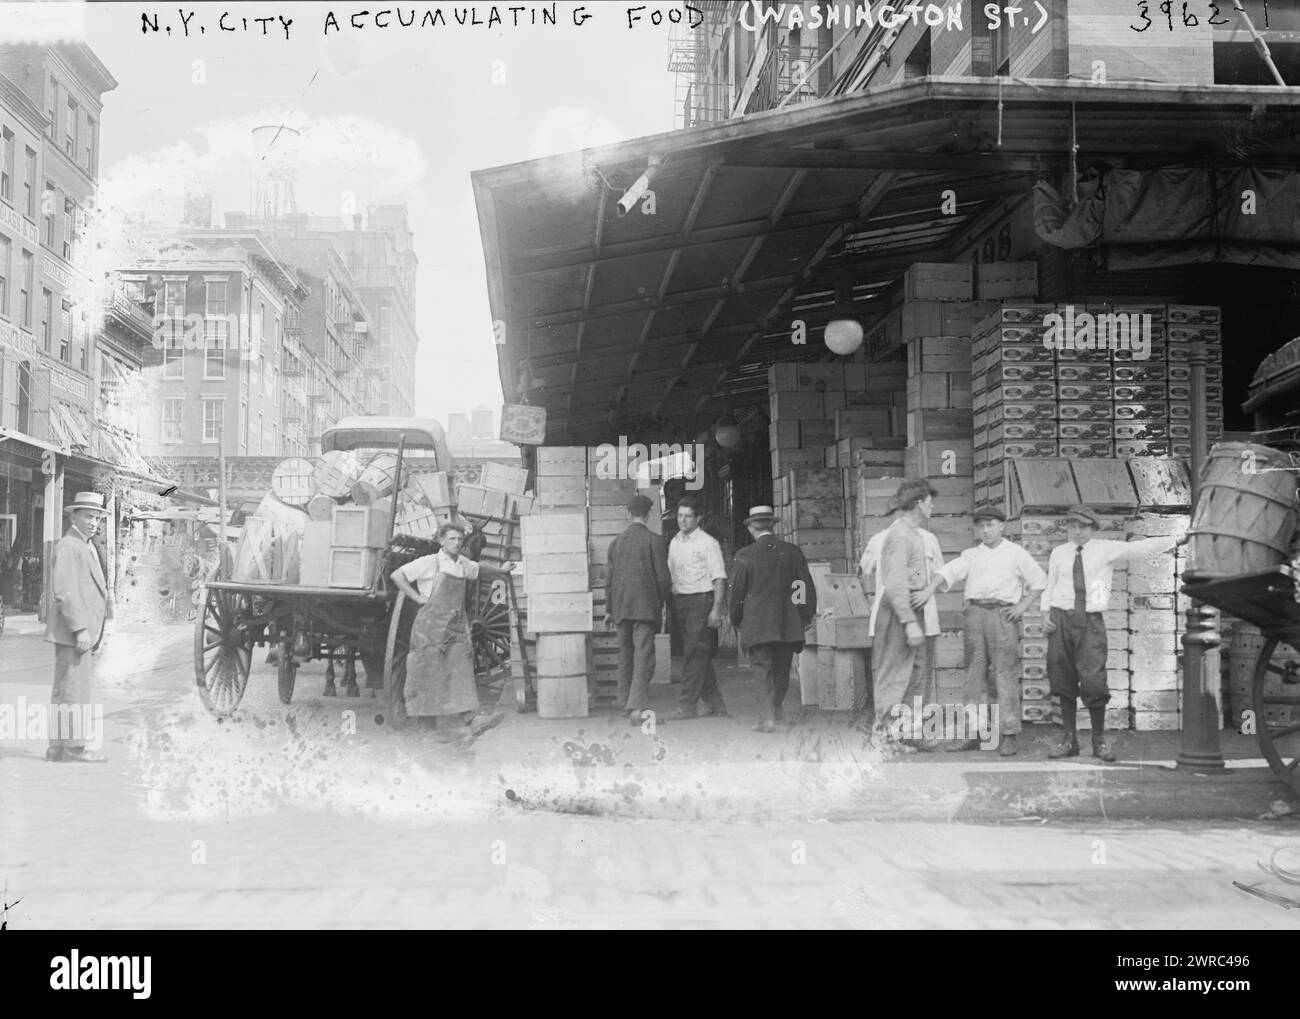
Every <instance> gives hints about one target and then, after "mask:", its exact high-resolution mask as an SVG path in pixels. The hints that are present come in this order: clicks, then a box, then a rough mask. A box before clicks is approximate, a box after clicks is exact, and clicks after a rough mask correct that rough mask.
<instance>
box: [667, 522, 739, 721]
mask: <svg viewBox="0 0 1300 1019" xmlns="http://www.w3.org/2000/svg"><path fill="white" fill-rule="evenodd" d="M677 528H678V530H677V534H676V535H675V536H674V537H673V540H672V541H671V542H669V544H668V572H669V574H670V575H671V576H672V583H673V620H674V625H675V627H676V628H677V633H678V634H679V635H680V637H681V641H682V700H681V707H680V709H679V710H678V712H677V714H676V715H675V716H674V717H675V718H681V719H687V718H696V717H698V706H697V705H698V703H699V701H701V700H703V701H704V706H705V714H706V715H720V716H722V717H724V718H725V717H726V715H727V706H726V704H724V703H723V701H722V693H721V692H720V691H719V690H718V676H717V673H716V672H715V671H714V669H713V656H714V655H715V654H717V651H718V627H720V626H721V625H722V611H723V606H724V603H725V600H726V597H727V568H726V565H725V564H724V563H723V560H722V546H721V545H719V544H718V541H717V539H716V538H714V537H713V536H712V535H711V534H709V533H707V532H706V531H705V530H704V528H703V527H701V526H700V507H699V503H697V502H696V501H695V500H694V499H693V498H691V497H689V496H687V497H686V498H683V499H682V500H681V501H680V502H679V503H678V504H677Z"/></svg>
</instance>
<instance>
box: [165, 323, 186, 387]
mask: <svg viewBox="0 0 1300 1019" xmlns="http://www.w3.org/2000/svg"><path fill="white" fill-rule="evenodd" d="M163 378H165V379H183V378H185V333H184V332H183V330H182V329H177V328H173V329H172V331H171V332H169V333H167V334H166V336H165V338H164V343H163Z"/></svg>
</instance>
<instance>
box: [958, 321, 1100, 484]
mask: <svg viewBox="0 0 1300 1019" xmlns="http://www.w3.org/2000/svg"><path fill="white" fill-rule="evenodd" d="M1054 310H1055V306H1054V305H1043V304H1033V303H1028V302H1023V301H1021V302H1008V303H1006V304H1003V305H1002V306H1001V307H999V308H998V309H997V310H996V311H995V312H993V313H992V314H991V315H989V316H987V317H986V318H984V319H982V320H981V321H980V322H979V323H978V324H977V325H976V327H975V335H974V337H973V338H972V341H971V342H972V408H973V418H972V425H973V428H974V436H975V441H974V446H975V451H974V477H975V492H974V497H975V504H976V505H978V506H987V505H994V506H1001V507H1005V506H1006V503H1007V497H1006V492H1005V490H1004V487H1003V474H1004V470H1005V462H1006V461H1007V460H1008V459H1035V458H1040V459H1041V458H1044V457H1055V456H1058V455H1059V453H1060V450H1059V445H1058V442H1059V431H1058V422H1057V410H1056V404H1057V399H1058V395H1059V390H1058V383H1057V379H1056V359H1055V356H1054V353H1053V351H1052V350H1050V349H1049V348H1048V347H1047V346H1046V345H1045V344H1044V342H1043V337H1044V333H1045V328H1046V327H1045V326H1044V325H1043V318H1044V316H1046V315H1047V314H1050V313H1051V312H1053V311H1054ZM1099 392H1101V393H1102V395H1105V396H1108V395H1109V394H1108V393H1105V392H1104V391H1103V390H1099Z"/></svg>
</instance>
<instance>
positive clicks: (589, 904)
mask: <svg viewBox="0 0 1300 1019" xmlns="http://www.w3.org/2000/svg"><path fill="white" fill-rule="evenodd" d="M188 636H189V631H188V628H186V627H173V628H171V629H169V630H163V631H154V633H153V634H149V633H143V632H142V633H139V634H132V633H130V632H129V631H128V632H117V633H115V634H114V638H113V640H112V641H111V642H110V644H109V646H108V647H107V648H106V650H105V653H104V656H103V660H102V661H101V663H100V665H99V671H98V675H97V685H96V689H97V692H98V693H99V694H101V695H102V696H103V697H104V704H105V715H106V728H107V733H106V738H105V741H104V746H103V752H104V753H105V754H106V755H107V756H108V757H109V758H110V762H109V763H108V764H107V765H103V766H99V767H78V766H61V767H56V766H53V765H50V764H48V763H46V762H45V760H44V758H43V746H42V745H39V744H35V743H32V742H27V743H16V742H12V741H10V742H6V743H3V744H0V790H2V792H0V795H3V797H4V801H5V802H4V817H5V823H4V828H3V833H2V834H0V858H2V859H3V861H4V898H5V901H6V902H8V903H14V902H15V900H21V901H20V902H18V904H17V905H16V906H14V907H13V908H11V909H10V910H9V913H8V923H9V924H10V925H11V927H13V928H14V929H22V928H32V927H72V928H85V927H155V926H158V927H192V926H197V927H224V926H236V927H260V926H271V927H298V926H309V927H314V926H322V927H357V926H369V925H384V926H400V927H407V926H412V927H413V926H455V927H469V926H475V927H535V928H549V927H587V926H601V927H604V926H615V927H620V926H622V927H639V926H648V927H724V926H725V927H732V926H735V927H825V926H829V927H849V928H852V927H862V928H896V927H918V926H919V927H935V928H947V927H951V928H966V927H974V928H1131V927H1139V928H1140V927H1178V928H1214V927H1225V928H1257V927H1262V928H1270V929H1272V928H1281V929H1290V928H1294V927H1295V925H1296V916H1297V914H1296V913H1295V912H1293V911H1287V910H1284V909H1281V908H1279V907H1278V906H1275V905H1271V904H1269V903H1267V902H1264V901H1263V900H1260V899H1257V898H1255V897H1253V896H1250V895H1247V894H1244V893H1242V892H1241V891H1239V890H1237V889H1236V888H1234V887H1233V886H1232V881H1233V880H1238V881H1242V882H1243V883H1248V884H1260V885H1261V887H1264V888H1266V889H1268V890H1270V891H1273V892H1275V893H1278V894H1283V895H1287V894H1288V892H1289V891H1291V889H1288V888H1287V886H1285V885H1283V884H1281V883H1280V882H1278V881H1277V880H1276V879H1275V878H1272V877H1270V876H1269V875H1267V874H1264V873H1262V872H1261V871H1260V869H1259V866H1258V864H1259V863H1260V862H1261V861H1263V862H1267V861H1268V859H1269V857H1270V854H1272V853H1273V852H1274V851H1275V850H1279V849H1280V850H1281V855H1280V856H1278V857H1277V862H1278V863H1279V864H1280V865H1282V866H1286V867H1288V868H1292V869H1294V868H1296V867H1297V866H1298V865H1300V854H1298V853H1296V852H1295V851H1294V847H1295V846H1296V845H1297V834H1298V831H1297V823H1296V820H1295V815H1294V814H1288V815H1285V816H1282V817H1280V818H1279V819H1278V820H1275V821H1258V820H1254V815H1253V814H1252V815H1250V816H1246V813H1245V812H1243V813H1242V816H1241V818H1240V819H1233V818H1232V817H1231V816H1220V817H1217V818H1209V819H1203V820H1195V819H1191V818H1192V817H1194V815H1195V811H1196V804H1194V803H1185V804H1182V807H1183V808H1184V809H1182V810H1176V811H1173V812H1171V815H1170V816H1168V817H1162V818H1160V819H1158V820H1154V821H1138V820H1130V819H1124V818H1123V817H1122V816H1120V817H1116V816H1115V815H1114V814H1113V813H1112V814H1108V815H1107V816H1106V817H1102V816H1099V815H1097V814H1096V812H1095V811H1092V810H1091V809H1090V808H1089V809H1087V810H1081V811H1080V813H1081V815H1082V816H1081V817H1079V818H1075V819H1071V818H1070V816H1069V810H1068V809H1063V808H1062V804H1065V805H1066V807H1067V808H1068V803H1069V802H1070V800H1069V797H1070V796H1071V795H1075V794H1078V795H1080V796H1083V797H1084V798H1083V799H1081V800H1080V801H1079V802H1080V803H1085V802H1086V803H1091V800H1090V799H1088V798H1087V797H1088V796H1089V795H1090V793H1089V790H1090V789H1092V788H1093V787H1095V786H1096V783H1097V780H1096V779H1095V777H1094V776H1095V775H1096V773H1097V771H1098V769H1091V768H1088V767H1087V766H1080V767H1079V768H1076V769H1075V770H1073V771H1066V770H1062V771H1061V772H1059V773H1057V774H1056V777H1054V778H1052V781H1051V782H1050V783H1049V784H1047V785H1037V786H1032V787H1031V786H1025V787H1024V788H1025V789H1029V788H1035V789H1039V790H1040V792H1041V790H1043V789H1047V790H1050V792H1051V803H1050V804H1049V803H1048V802H1047V801H1046V800H1044V799H1042V798H1041V797H1040V799H1038V800H1034V799H1033V798H1032V797H1029V796H1027V795H1024V796H1019V798H1016V797H1012V798H1010V799H1004V800H1003V801H1002V802H1001V803H1000V804H999V803H998V802H997V801H995V800H993V799H988V800H984V799H980V798H979V797H977V796H976V795H975V793H976V792H977V791H978V787H979V786H980V783H981V782H988V783H992V782H993V779H988V778H983V779H982V778H981V777H980V776H987V775H988V774H990V773H992V774H994V776H995V778H997V780H998V782H999V783H1001V784H1000V786H999V788H1002V787H1007V783H1009V782H1011V780H1012V778H1013V777H1014V776H1017V775H1018V776H1020V777H1022V778H1024V779H1026V780H1028V779H1030V778H1033V780H1034V781H1035V782H1041V776H1042V775H1043V774H1044V772H1043V770H1042V769H1043V763H1042V762H1037V761H1032V760H1029V761H1023V762H1020V761H1018V762H1014V763H1009V762H997V763H995V764H989V763H987V762H988V760H989V755H979V754H970V755H966V754H961V755H947V754H941V755H936V756H937V757H938V758H940V760H935V761H930V762H925V763H918V762H916V759H915V758H909V759H901V760H891V759H887V758H882V757H881V756H880V755H879V754H878V753H877V752H875V751H873V750H871V748H870V747H869V746H867V745H866V744H865V742H864V741H862V740H860V739H859V738H858V735H859V734H856V733H855V731H854V730H853V729H852V728H851V727H849V726H846V725H841V726H839V727H833V726H830V725H827V724H825V723H818V722H816V721H815V720H808V721H805V722H803V723H797V724H796V725H794V726H791V727H790V730H789V731H788V732H787V734H786V735H785V737H784V738H782V737H780V736H778V737H769V738H767V739H768V740H769V742H767V743H764V737H761V736H757V735H755V734H751V733H750V732H749V727H748V724H747V723H746V722H744V721H743V720H742V719H739V718H738V719H734V720H731V721H730V722H726V721H725V720H724V721H701V722H699V723H689V724H683V725H680V726H676V727H674V726H671V725H669V726H665V727H663V728H662V729H661V730H659V731H658V732H657V733H656V734H654V735H649V736H648V735H646V734H644V733H642V732H640V731H638V730H636V729H631V728H630V727H628V726H626V725H625V724H622V725H618V724H616V723H617V722H618V719H617V718H616V717H615V716H612V715H608V714H605V715H596V716H593V717H592V718H589V719H581V720H571V721H565V722H561V721H555V722H549V723H548V722H545V720H539V719H537V718H536V717H535V716H519V715H515V714H514V713H513V712H512V713H510V714H508V716H507V719H506V722H505V724H504V725H502V726H501V727H500V728H499V729H497V730H493V732H491V733H489V734H487V735H486V736H484V737H483V738H482V739H480V740H479V741H478V743H476V744H474V745H473V746H472V747H470V748H457V747H452V746H447V745H442V744H438V743H436V742H435V741H434V740H433V739H431V737H430V734H429V733H427V732H425V731H422V730H420V729H418V728H408V729H405V730H403V731H401V732H396V733H395V732H392V731H391V730H390V729H386V728H385V727H384V726H382V725H377V724H375V715H376V714H377V712H376V709H375V707H374V704H375V702H371V701H368V700H367V699H364V698H363V699H361V700H348V699H346V698H340V699H338V700H323V699H321V698H320V697H319V696H318V695H319V688H318V684H319V683H320V676H319V675H318V673H319V668H318V667H314V666H309V667H307V668H304V669H303V671H302V672H301V673H300V675H299V687H298V693H297V696H296V697H295V702H294V704H293V705H291V706H290V707H289V708H287V709H286V708H284V707H283V706H281V705H280V704H279V703H278V701H276V699H275V693H274V686H275V684H274V675H273V670H271V669H269V668H267V667H266V666H265V665H264V664H262V663H261V662H260V658H262V657H264V656H263V655H259V656H258V658H259V662H258V664H257V665H256V666H255V668H254V674H253V676H252V677H251V679H250V685H249V690H248V693H247V694H246V697H245V701H244V704H243V706H242V707H241V710H240V712H239V713H237V715H236V716H235V717H234V718H232V719H231V720H228V721H225V722H221V723H218V722H217V721H216V720H215V719H212V718H211V717H210V716H208V715H207V713H206V712H204V711H203V709H202V706H201V705H200V704H199V702H198V698H197V696H196V695H195V694H194V692H193V687H192V680H191V665H190V662H189V656H188V648H189V644H188V640H187V638H188ZM5 642H6V644H5V652H6V658H5V663H4V675H3V677H2V678H0V696H2V697H3V700H4V701H5V702H7V703H9V702H12V701H13V700H14V698H16V697H17V696H18V695H20V694H21V695H24V696H26V697H27V698H28V701H29V702H39V701H42V700H44V699H45V698H46V697H47V696H48V686H47V685H46V684H47V682H48V680H47V679H46V676H47V669H48V665H49V662H48V658H49V648H48V646H47V645H44V644H42V643H41V642H40V641H39V639H38V638H36V637H34V636H24V635H21V634H8V635H6V637H5ZM724 686H725V687H726V688H727V689H728V691H729V699H730V700H731V701H732V702H733V703H741V704H743V691H742V690H741V689H740V687H739V686H738V685H736V684H735V683H731V684H730V685H729V684H727V683H724ZM665 689H667V688H665ZM733 710H734V709H733ZM349 711H352V712H355V716H356V717H355V732H353V731H352V729H353V724H352V719H351V718H350V717H349V716H348V715H346V714H345V713H346V712H349ZM814 718H815V716H814ZM709 726H715V728H712V729H710V728H709ZM721 726H727V728H721ZM751 737H752V738H751ZM773 739H775V741H776V742H775V743H773V742H770V740H773ZM873 755H874V756H873ZM1242 763H1247V762H1242ZM999 768H1000V769H1001V771H998V770H997V769H999ZM1207 781H1209V780H1207ZM1214 781H1216V782H1219V783H1221V784H1222V783H1224V782H1227V783H1229V788H1230V790H1235V791H1234V792H1232V793H1231V795H1237V796H1241V795H1244V794H1245V793H1247V792H1251V791H1254V790H1256V787H1258V789H1259V790H1260V791H1261V792H1262V793H1263V794H1264V797H1265V798H1264V800H1262V802H1268V800H1267V797H1268V796H1272V797H1273V799H1274V800H1281V801H1288V797H1286V796H1285V794H1284V793H1283V792H1282V791H1281V787H1280V786H1276V785H1273V786H1270V785H1268V784H1267V783H1264V782H1262V781H1260V782H1254V781H1251V780H1248V779H1247V778H1246V775H1245V773H1244V772H1243V774H1242V775H1241V776H1239V777H1236V778H1233V777H1229V778H1224V779H1217V780H1214ZM1233 782H1237V783H1242V784H1239V785H1236V786H1233V785H1231V783H1233ZM1107 788H1108V789H1109V787H1107ZM1122 792H1123V790H1122V788H1121V787H1118V786H1117V787H1115V789H1114V790H1111V791H1108V792H1107V794H1106V795H1107V797H1108V799H1107V802H1112V803H1113V804H1116V805H1118V804H1122V802H1123V796H1122ZM1247 799H1249V797H1247ZM972 804H980V805H981V806H978V809H977V807H976V806H973V805H972ZM1048 807H1051V809H1047V808H1048ZM1252 809H1253V808H1252ZM1120 814H1121V815H1122V811H1120Z"/></svg>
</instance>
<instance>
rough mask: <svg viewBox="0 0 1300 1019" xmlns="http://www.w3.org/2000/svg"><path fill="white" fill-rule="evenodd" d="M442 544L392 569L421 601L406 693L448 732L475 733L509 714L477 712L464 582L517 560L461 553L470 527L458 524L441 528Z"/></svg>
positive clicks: (502, 571)
mask: <svg viewBox="0 0 1300 1019" xmlns="http://www.w3.org/2000/svg"><path fill="white" fill-rule="evenodd" d="M438 541H439V543H440V544H441V546H442V547H441V548H440V549H439V550H438V551H437V552H435V553H434V554H433V555H427V556H421V557H420V558H419V559H415V560H412V561H411V562H409V563H407V564H406V565H405V566H402V567H400V568H398V569H396V570H394V571H393V573H392V580H393V583H394V584H396V585H397V587H398V589H399V590H400V591H402V592H403V593H404V594H405V595H406V596H407V597H408V598H412V599H414V600H415V602H416V604H418V605H419V606H420V610H419V612H418V613H417V614H416V617H415V623H414V624H413V625H412V627H411V647H410V651H409V653H408V654H407V656H406V682H405V686H404V689H403V696H404V698H405V703H406V713H407V714H408V715H410V716H415V717H430V716H432V717H434V718H435V719H436V725H437V729H438V733H439V734H440V735H441V736H443V738H457V739H465V738H469V739H472V738H474V737H476V736H479V735H481V734H482V733H484V732H486V731H487V730H488V729H490V728H492V727H493V726H494V725H497V724H498V723H500V722H501V720H502V718H504V715H503V714H502V713H501V712H499V711H498V712H493V713H491V714H488V715H484V716H479V717H475V716H476V715H477V713H478V709H479V703H478V688H477V687H476V686H475V685H474V658H473V655H472V653H471V649H470V636H469V626H468V621H467V620H466V618H465V585H466V584H471V583H477V582H478V579H479V577H480V576H487V577H505V576H508V575H509V574H510V572H511V571H512V570H513V569H514V564H513V563H507V564H506V566H505V567H504V568H503V567H497V566H492V565H490V564H489V563H476V562H474V561H473V560H471V559H469V558H467V557H465V556H463V555H461V554H460V550H461V546H462V545H463V544H464V541H465V530H464V528H462V527H461V526H460V525H459V524H443V525H442V527H440V528H439V529H438Z"/></svg>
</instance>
